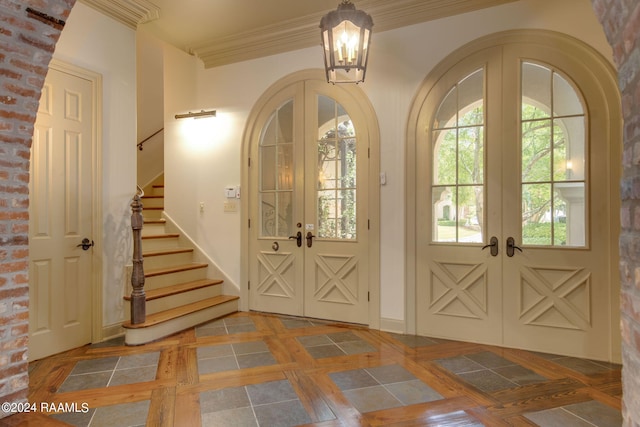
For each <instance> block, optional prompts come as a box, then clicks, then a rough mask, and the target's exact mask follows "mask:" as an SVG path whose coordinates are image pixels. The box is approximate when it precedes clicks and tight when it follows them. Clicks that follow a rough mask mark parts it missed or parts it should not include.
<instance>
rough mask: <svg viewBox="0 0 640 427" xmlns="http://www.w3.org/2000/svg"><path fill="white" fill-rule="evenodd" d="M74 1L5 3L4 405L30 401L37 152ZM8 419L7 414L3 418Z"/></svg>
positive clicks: (0, 167) (0, 15) (0, 377)
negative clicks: (57, 52)
mask: <svg viewBox="0 0 640 427" xmlns="http://www.w3.org/2000/svg"><path fill="white" fill-rule="evenodd" d="M74 3H75V0H27V1H25V0H0V401H2V402H6V401H10V402H17V401H22V400H26V398H27V388H28V385H29V377H28V373H27V345H28V342H27V341H28V336H29V287H28V255H29V252H28V226H29V213H28V208H29V194H28V193H29V150H30V147H31V138H32V135H33V124H34V122H35V119H36V112H37V109H38V100H39V98H40V91H41V89H42V85H43V83H44V78H45V76H46V73H47V68H48V65H49V61H50V60H51V55H52V54H53V50H54V48H55V45H56V42H57V41H58V38H59V36H60V31H61V30H62V28H63V25H62V23H61V22H60V21H64V20H66V18H67V17H68V15H69V12H70V10H71V7H72V6H73V4H74ZM27 8H31V9H33V11H31V12H30V11H27ZM42 14H44V15H46V16H42ZM47 16H48V17H51V18H54V21H53V22H52V21H51V20H49V19H47V18H46V17H47ZM56 20H57V21H56ZM4 415H5V414H2V413H1V412H0V417H2V416H4Z"/></svg>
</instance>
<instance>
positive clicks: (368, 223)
mask: <svg viewBox="0 0 640 427" xmlns="http://www.w3.org/2000/svg"><path fill="white" fill-rule="evenodd" d="M367 230H371V220H370V219H368V220H367Z"/></svg>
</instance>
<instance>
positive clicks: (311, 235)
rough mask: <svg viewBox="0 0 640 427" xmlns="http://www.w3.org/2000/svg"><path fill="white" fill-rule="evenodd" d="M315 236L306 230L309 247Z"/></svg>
mask: <svg viewBox="0 0 640 427" xmlns="http://www.w3.org/2000/svg"><path fill="white" fill-rule="evenodd" d="M314 237H316V236H314V235H313V234H312V233H311V232H310V231H309V232H307V247H308V248H310V247H311V246H313V238H314Z"/></svg>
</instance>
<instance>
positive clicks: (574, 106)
mask: <svg viewBox="0 0 640 427" xmlns="http://www.w3.org/2000/svg"><path fill="white" fill-rule="evenodd" d="M553 115H554V116H576V115H584V108H582V102H580V98H579V97H578V93H577V92H576V90H575V89H574V88H573V86H571V84H569V82H568V81H567V80H566V79H565V78H564V77H562V76H561V75H560V74H558V73H553Z"/></svg>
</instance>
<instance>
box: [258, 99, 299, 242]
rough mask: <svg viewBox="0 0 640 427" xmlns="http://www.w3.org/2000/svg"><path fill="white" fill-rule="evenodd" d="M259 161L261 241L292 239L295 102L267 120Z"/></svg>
mask: <svg viewBox="0 0 640 427" xmlns="http://www.w3.org/2000/svg"><path fill="white" fill-rule="evenodd" d="M259 157H260V159H259V162H260V184H259V188H260V189H259V200H260V209H259V210H260V221H261V223H262V226H261V227H260V237H288V236H289V234H290V232H291V231H292V230H293V218H292V215H293V212H292V209H293V204H292V203H293V187H294V183H293V177H294V170H293V168H294V165H293V101H288V102H286V103H284V104H283V105H282V106H281V107H279V108H278V109H277V110H276V111H274V112H273V114H272V115H271V117H270V118H269V120H267V125H266V126H265V128H264V129H263V132H262V134H261V137H260V146H259Z"/></svg>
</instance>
